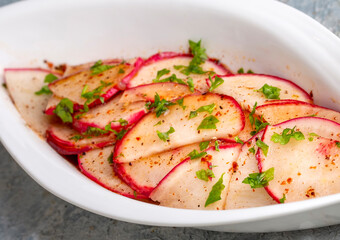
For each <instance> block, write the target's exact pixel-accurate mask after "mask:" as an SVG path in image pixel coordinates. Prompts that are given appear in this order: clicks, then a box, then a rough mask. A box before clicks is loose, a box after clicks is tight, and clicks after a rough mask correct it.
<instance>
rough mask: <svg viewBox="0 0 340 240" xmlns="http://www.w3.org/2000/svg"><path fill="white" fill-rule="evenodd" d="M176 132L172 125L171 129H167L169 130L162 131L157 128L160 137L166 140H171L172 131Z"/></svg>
mask: <svg viewBox="0 0 340 240" xmlns="http://www.w3.org/2000/svg"><path fill="white" fill-rule="evenodd" d="M174 132H175V129H174V128H173V127H170V129H169V130H168V131H167V132H160V131H158V130H157V135H158V137H159V139H160V140H162V141H164V142H166V141H167V140H169V139H170V138H169V135H170V134H171V133H174Z"/></svg>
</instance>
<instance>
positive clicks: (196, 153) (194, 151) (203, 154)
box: [188, 149, 207, 159]
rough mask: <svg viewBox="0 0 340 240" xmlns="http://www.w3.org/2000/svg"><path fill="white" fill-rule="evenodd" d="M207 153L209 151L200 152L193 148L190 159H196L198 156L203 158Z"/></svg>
mask: <svg viewBox="0 0 340 240" xmlns="http://www.w3.org/2000/svg"><path fill="white" fill-rule="evenodd" d="M205 155H207V152H200V153H199V152H198V151H197V150H196V149H194V150H192V151H191V152H190V153H189V154H188V156H189V157H190V159H196V158H202V157H204V156H205Z"/></svg>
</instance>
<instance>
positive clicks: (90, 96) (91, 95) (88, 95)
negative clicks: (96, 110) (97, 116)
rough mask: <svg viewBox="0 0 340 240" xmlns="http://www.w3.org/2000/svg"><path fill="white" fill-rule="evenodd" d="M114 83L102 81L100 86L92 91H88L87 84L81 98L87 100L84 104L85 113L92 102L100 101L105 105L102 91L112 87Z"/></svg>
mask: <svg viewBox="0 0 340 240" xmlns="http://www.w3.org/2000/svg"><path fill="white" fill-rule="evenodd" d="M112 84H113V83H112V82H104V81H100V86H99V87H97V88H95V89H93V90H92V91H88V85H87V84H86V85H85V86H84V88H83V90H82V91H81V97H82V98H85V99H86V102H85V103H84V109H83V110H82V111H83V112H88V111H89V107H88V104H89V103H91V101H92V100H95V99H99V100H100V101H101V103H104V98H103V97H101V95H102V94H103V93H102V90H103V89H104V88H105V87H107V86H110V85H112Z"/></svg>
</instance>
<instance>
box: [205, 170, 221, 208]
mask: <svg viewBox="0 0 340 240" xmlns="http://www.w3.org/2000/svg"><path fill="white" fill-rule="evenodd" d="M224 174H225V173H222V175H221V177H220V178H219V180H218V181H217V182H216V183H215V184H214V186H213V187H212V189H211V191H210V193H209V196H208V198H207V200H206V201H205V205H204V207H207V206H208V205H210V204H212V203H214V202H217V201H219V200H221V199H222V198H221V193H222V191H223V189H224V188H225V186H224V184H223V175H224Z"/></svg>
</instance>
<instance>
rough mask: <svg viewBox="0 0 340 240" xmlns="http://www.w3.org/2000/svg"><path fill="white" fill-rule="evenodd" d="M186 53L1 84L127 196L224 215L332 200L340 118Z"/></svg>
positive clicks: (265, 80)
mask: <svg viewBox="0 0 340 240" xmlns="http://www.w3.org/2000/svg"><path fill="white" fill-rule="evenodd" d="M189 44H190V54H182V53H172V52H163V53H158V54H155V55H153V56H151V57H150V58H148V59H142V58H135V59H131V60H128V61H123V60H120V59H109V60H105V61H97V62H92V63H87V64H82V65H78V66H66V67H65V68H60V67H53V66H51V68H50V69H49V70H43V69H22V68H21V69H20V68H19V69H5V85H6V87H7V88H8V91H9V93H10V96H11V98H12V100H13V102H14V104H15V106H16V107H17V109H18V111H19V112H20V114H21V115H22V117H23V118H24V120H25V121H26V123H27V125H28V126H30V127H31V128H32V129H33V130H34V131H35V132H37V133H38V134H39V135H40V136H41V137H42V138H44V139H46V140H47V142H48V143H49V144H50V145H51V146H52V147H53V148H54V149H55V150H56V151H57V152H58V153H60V154H62V155H77V156H78V164H79V169H80V171H81V172H82V173H84V175H86V176H87V177H89V178H90V179H91V180H93V181H95V182H97V183H98V184H100V185H102V186H103V187H105V188H107V189H109V190H111V191H113V192H115V193H119V194H122V195H124V196H127V197H130V198H135V199H139V200H145V201H149V202H152V203H156V204H160V205H163V206H167V207H176V208H188V209H202V210H223V209H236V208H247V207H257V206H264V205H270V204H275V203H286V202H292V201H299V200H304V199H310V198H315V197H320V196H325V195H328V194H333V193H338V192H340V170H339V169H338V165H339V161H340V158H339V154H340V125H339V122H340V113H338V112H336V111H333V110H330V109H327V108H324V107H320V106H317V105H313V100H312V98H311V96H310V95H309V94H307V93H306V92H305V91H304V90H303V89H302V88H300V87H299V86H297V85H296V84H294V83H293V82H291V81H289V80H286V79H282V78H279V77H275V76H269V75H262V74H254V73H247V74H232V73H231V72H230V71H229V70H228V69H227V68H226V67H225V66H223V65H222V64H221V63H220V62H219V61H217V60H214V59H209V58H208V57H207V55H206V53H205V49H204V48H203V47H202V46H201V42H200V41H199V42H193V41H189Z"/></svg>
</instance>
